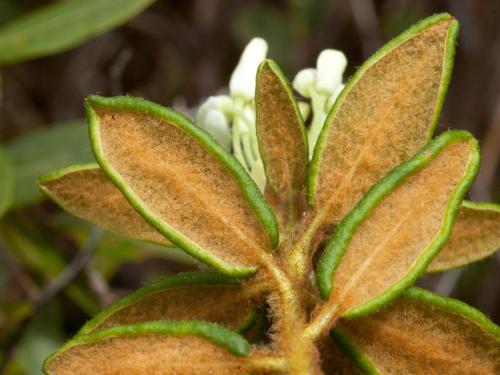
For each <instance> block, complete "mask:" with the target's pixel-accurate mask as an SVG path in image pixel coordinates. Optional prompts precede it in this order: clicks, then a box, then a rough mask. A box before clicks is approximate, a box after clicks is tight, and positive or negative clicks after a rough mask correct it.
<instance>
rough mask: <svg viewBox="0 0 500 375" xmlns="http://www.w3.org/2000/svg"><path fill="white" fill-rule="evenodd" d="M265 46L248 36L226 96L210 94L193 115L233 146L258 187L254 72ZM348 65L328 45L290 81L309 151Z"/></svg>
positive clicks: (260, 168) (261, 185)
mask: <svg viewBox="0 0 500 375" xmlns="http://www.w3.org/2000/svg"><path fill="white" fill-rule="evenodd" d="M267 50H268V45H267V43H266V41H265V40H264V39H261V38H254V39H252V40H251V41H250V43H248V45H247V46H246V48H245V49H244V51H243V53H242V55H241V58H240V61H239V63H238V65H237V66H236V68H235V69H234V71H233V73H232V75H231V80H230V81H229V95H217V96H210V97H209V98H208V99H207V100H206V101H205V102H204V103H202V105H201V106H200V107H199V109H198V112H197V115H196V122H197V123H198V125H199V126H201V127H202V128H203V129H205V130H206V131H208V132H209V133H210V134H212V135H213V136H214V138H215V139H217V140H218V141H219V142H220V143H221V144H222V145H223V146H224V147H225V148H226V149H228V150H232V152H233V154H234V155H235V156H236V158H237V159H238V160H239V161H240V162H241V163H242V164H243V166H245V168H246V169H247V170H248V171H249V172H250V175H251V176H252V178H253V179H254V180H255V182H256V183H257V185H258V186H259V188H260V189H261V190H263V189H264V186H265V183H266V176H265V173H264V165H263V163H262V158H261V156H260V152H259V147H258V143H257V134H256V131H255V76H256V74H257V68H258V67H259V64H260V63H261V62H262V61H264V59H265V58H266V56H267ZM346 65H347V59H346V57H345V55H344V54H343V53H342V52H341V51H337V50H333V49H326V50H324V51H322V52H321V53H320V54H319V56H318V60H317V64H316V68H306V69H303V70H301V71H299V72H298V73H297V75H296V76H295V78H294V80H293V88H294V89H295V90H296V91H297V92H298V93H299V94H300V95H301V96H302V97H303V98H304V99H306V100H304V101H301V102H299V108H300V111H301V114H302V117H303V118H304V120H305V121H306V122H307V123H308V124H309V128H308V133H309V134H308V135H309V138H308V139H309V150H311V151H310V152H311V153H312V150H314V146H315V144H316V141H317V139H318V136H319V133H320V131H321V127H322V125H323V123H324V120H325V118H326V115H327V114H328V111H329V110H330V108H331V107H332V106H333V104H334V103H335V99H336V98H337V96H338V95H339V94H340V92H341V91H342V89H343V88H344V84H343V83H342V76H343V73H344V70H345V68H346ZM310 156H312V154H311V155H310Z"/></svg>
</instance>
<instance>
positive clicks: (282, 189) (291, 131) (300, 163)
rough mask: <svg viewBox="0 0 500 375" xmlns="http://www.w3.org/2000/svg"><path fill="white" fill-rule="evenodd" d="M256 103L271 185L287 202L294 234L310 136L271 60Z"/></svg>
mask: <svg viewBox="0 0 500 375" xmlns="http://www.w3.org/2000/svg"><path fill="white" fill-rule="evenodd" d="M255 103H256V104H255V106H256V119H257V136H258V139H259V146H260V153H261V155H262V160H263V162H264V167H265V171H266V177H267V183H268V184H269V185H270V186H271V188H272V189H274V191H275V192H276V193H277V195H278V197H279V198H280V200H281V201H282V202H283V205H284V206H285V210H286V211H287V213H286V216H287V221H288V223H289V224H288V225H289V227H290V230H293V228H294V226H295V225H296V223H297V220H298V217H297V216H298V208H297V202H298V194H299V192H300V190H301V189H302V187H303V186H304V184H305V179H306V173H307V165H308V150H307V136H306V130H305V127H304V123H303V120H302V116H301V115H300V112H299V108H298V106H297V102H296V101H295V98H294V96H293V91H292V89H291V88H290V86H289V84H288V82H287V80H286V78H285V77H284V75H283V73H282V72H281V70H280V69H279V68H278V66H277V65H276V64H275V63H274V62H272V61H270V60H268V61H266V62H264V63H263V64H262V65H261V66H260V68H259V71H258V73H257V86H256V92H255Z"/></svg>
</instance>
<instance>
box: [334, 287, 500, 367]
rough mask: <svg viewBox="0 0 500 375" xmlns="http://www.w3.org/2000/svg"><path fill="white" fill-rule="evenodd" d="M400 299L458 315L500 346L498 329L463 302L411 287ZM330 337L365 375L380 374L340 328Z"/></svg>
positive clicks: (481, 314)
mask: <svg viewBox="0 0 500 375" xmlns="http://www.w3.org/2000/svg"><path fill="white" fill-rule="evenodd" d="M400 298H406V299H412V300H417V301H420V302H423V303H426V304H429V305H432V306H433V307H435V308H437V309H440V310H443V311H446V312H450V313H453V314H456V315H459V316H461V317H463V318H465V319H468V320H470V321H472V322H473V323H475V324H476V325H477V326H479V327H480V328H481V329H483V330H484V331H485V332H487V333H488V334H490V335H492V336H493V337H494V338H495V339H496V340H497V341H498V342H499V344H500V327H499V326H497V325H496V324H495V323H493V322H492V321H491V320H490V319H489V318H488V317H487V316H486V315H484V314H483V313H482V312H481V311H479V310H477V309H475V308H473V307H472V306H469V305H468V304H466V303H465V302H462V301H459V300H457V299H454V298H448V297H443V296H440V295H437V294H435V293H432V292H430V291H428V290H425V289H421V288H417V287H412V288H410V289H408V290H407V291H406V292H405V293H404V294H402V295H401V297H400ZM330 337H331V338H332V339H333V340H334V341H335V343H336V344H337V345H338V346H339V348H340V349H341V350H342V351H343V352H344V353H345V354H346V355H347V356H349V357H350V358H351V359H352V360H353V361H354V362H355V363H356V365H357V366H358V367H359V368H360V369H361V370H363V371H364V372H365V373H366V374H370V375H372V374H373V375H378V374H380V372H379V371H378V370H377V368H376V367H375V365H374V364H373V363H371V361H370V359H369V357H368V356H367V355H366V354H364V353H363V351H362V349H361V348H360V347H358V346H357V345H356V344H355V343H354V342H353V341H352V340H350V339H349V335H348V334H347V333H346V332H344V331H343V330H342V329H341V328H334V329H333V330H331V331H330Z"/></svg>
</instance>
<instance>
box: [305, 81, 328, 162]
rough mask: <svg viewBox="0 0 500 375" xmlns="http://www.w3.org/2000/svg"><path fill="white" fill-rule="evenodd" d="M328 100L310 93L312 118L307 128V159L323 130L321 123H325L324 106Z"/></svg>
mask: <svg viewBox="0 0 500 375" xmlns="http://www.w3.org/2000/svg"><path fill="white" fill-rule="evenodd" d="M327 100H328V98H327V97H326V96H325V95H321V94H319V93H316V92H315V91H313V92H311V105H312V112H313V118H312V121H311V126H310V127H309V132H308V140H309V157H312V154H313V152H314V147H315V146H316V141H317V140H318V137H319V133H321V129H322V128H323V122H324V121H325V118H326V114H325V106H326V102H327Z"/></svg>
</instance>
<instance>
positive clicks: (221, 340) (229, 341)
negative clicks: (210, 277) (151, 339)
mask: <svg viewBox="0 0 500 375" xmlns="http://www.w3.org/2000/svg"><path fill="white" fill-rule="evenodd" d="M140 335H165V336H197V337H201V338H203V339H206V340H209V341H211V342H213V343H214V344H216V345H219V346H221V347H224V348H226V349H227V350H228V351H229V352H230V353H232V354H234V355H236V356H239V357H242V356H246V355H248V353H250V350H251V346H250V344H249V343H248V341H247V340H246V339H245V338H244V337H243V336H241V335H239V334H238V333H235V332H233V331H230V330H228V329H226V328H224V327H222V326H220V325H218V324H214V323H208V322H204V321H201V320H185V321H167V320H163V321H152V322H146V323H138V324H130V325H123V326H117V327H111V328H108V329H105V330H102V331H98V332H95V333H89V334H86V335H80V336H77V337H75V338H74V339H72V340H70V341H68V342H67V343H66V344H65V345H64V346H63V347H62V348H61V349H60V350H58V351H57V352H56V353H54V354H52V355H51V356H50V357H48V358H47V359H46V360H45V363H44V366H43V371H44V373H45V374H47V375H50V374H51V373H50V372H48V371H47V370H46V369H45V368H46V366H47V365H48V364H49V362H50V361H51V360H53V359H54V358H55V357H57V356H58V355H59V354H61V353H62V352H64V351H66V350H68V349H70V348H72V347H74V346H77V345H85V344H91V343H94V342H98V341H103V340H106V339H109V338H113V337H130V336H140Z"/></svg>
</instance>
